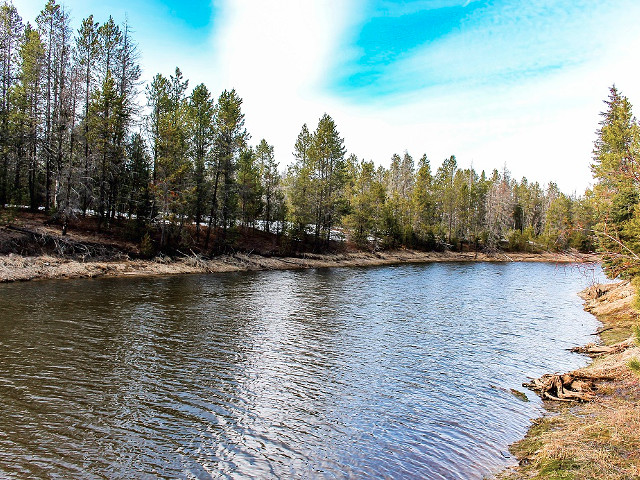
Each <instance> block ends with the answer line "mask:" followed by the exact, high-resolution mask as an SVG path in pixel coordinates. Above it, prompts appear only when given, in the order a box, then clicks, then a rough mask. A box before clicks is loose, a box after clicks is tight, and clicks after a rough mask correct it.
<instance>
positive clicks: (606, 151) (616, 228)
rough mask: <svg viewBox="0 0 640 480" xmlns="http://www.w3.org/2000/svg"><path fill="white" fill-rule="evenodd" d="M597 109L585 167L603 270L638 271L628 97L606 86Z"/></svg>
mask: <svg viewBox="0 0 640 480" xmlns="http://www.w3.org/2000/svg"><path fill="white" fill-rule="evenodd" d="M605 104H606V106H607V108H606V110H605V111H604V112H602V113H601V117H602V120H601V121H600V128H599V129H598V131H597V132H596V134H597V139H596V141H595V144H594V150H593V163H592V165H591V169H592V172H593V176H594V178H595V180H596V182H597V183H596V185H595V186H594V195H595V199H596V209H597V214H598V217H599V222H598V224H597V225H596V234H597V235H598V237H599V243H600V249H601V251H602V253H603V254H604V255H603V260H604V262H603V266H604V268H605V271H606V272H607V273H608V274H609V275H611V276H612V277H615V276H618V275H620V276H633V275H636V274H637V273H640V255H639V253H640V245H638V240H637V238H638V234H639V233H640V229H639V228H638V217H639V216H640V206H639V203H640V165H639V163H640V155H639V152H640V127H639V126H638V123H637V121H636V119H635V118H634V117H633V112H632V107H631V103H630V102H629V100H628V99H627V98H626V97H625V96H623V95H622V94H621V93H620V92H619V91H618V89H617V88H616V87H615V85H614V86H612V87H611V88H610V90H609V98H608V99H607V100H605Z"/></svg>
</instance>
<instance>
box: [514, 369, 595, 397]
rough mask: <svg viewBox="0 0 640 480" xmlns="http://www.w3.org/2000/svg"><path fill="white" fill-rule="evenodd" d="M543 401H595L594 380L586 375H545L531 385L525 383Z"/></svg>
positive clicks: (524, 385)
mask: <svg viewBox="0 0 640 480" xmlns="http://www.w3.org/2000/svg"><path fill="white" fill-rule="evenodd" d="M522 386H523V387H527V388H530V389H531V390H533V391H534V392H536V393H537V394H538V395H540V396H541V397H542V398H543V399H546V400H555V401H560V402H588V401H590V400H593V398H594V396H595V394H594V393H593V390H594V389H595V386H594V383H593V380H592V379H590V378H588V376H586V375H574V374H572V373H565V374H564V375H558V374H554V375H549V374H546V375H543V376H542V377H540V378H536V379H534V380H533V381H531V382H530V383H523V384H522Z"/></svg>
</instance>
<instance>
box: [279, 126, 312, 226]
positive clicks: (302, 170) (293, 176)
mask: <svg viewBox="0 0 640 480" xmlns="http://www.w3.org/2000/svg"><path fill="white" fill-rule="evenodd" d="M311 142H312V136H311V133H309V128H308V127H307V124H306V123H305V124H304V125H302V128H301V129H300V133H299V134H298V137H297V139H296V143H295V145H294V151H293V157H294V163H293V164H292V165H291V166H290V167H289V170H288V172H287V177H286V187H287V188H286V200H287V205H288V210H289V219H290V221H291V222H292V223H293V225H294V230H293V232H292V233H293V234H294V236H298V237H304V235H305V233H306V228H307V225H311V224H313V223H314V218H313V213H312V204H313V195H312V189H313V184H312V174H313V165H312V163H311V156H310V150H311Z"/></svg>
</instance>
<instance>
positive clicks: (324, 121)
mask: <svg viewBox="0 0 640 480" xmlns="http://www.w3.org/2000/svg"><path fill="white" fill-rule="evenodd" d="M345 153H346V150H345V148H344V140H343V139H342V138H341V137H340V134H339V133H338V130H337V128H336V124H335V122H334V121H333V119H332V118H331V117H330V116H329V115H327V114H326V113H325V114H324V115H323V116H322V117H321V118H320V120H319V122H318V127H317V128H316V130H315V132H314V134H313V137H312V140H311V146H310V148H309V159H310V162H311V165H312V167H313V173H312V192H313V194H314V197H315V198H314V204H313V207H312V209H313V210H312V211H313V217H314V221H315V230H314V232H315V238H316V245H319V243H320V240H321V239H323V240H324V242H326V243H327V244H328V243H329V240H330V236H331V228H332V227H333V226H334V225H335V224H336V223H337V222H338V221H339V219H340V215H341V213H342V210H341V208H340V207H341V206H343V205H341V200H342V188H343V187H344V184H345V180H346V163H345V159H344V156H345Z"/></svg>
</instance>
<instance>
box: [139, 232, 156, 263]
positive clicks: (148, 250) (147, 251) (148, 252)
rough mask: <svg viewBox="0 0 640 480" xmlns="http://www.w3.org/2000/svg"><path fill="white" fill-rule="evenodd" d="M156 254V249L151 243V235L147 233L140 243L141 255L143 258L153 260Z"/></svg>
mask: <svg viewBox="0 0 640 480" xmlns="http://www.w3.org/2000/svg"><path fill="white" fill-rule="evenodd" d="M155 254H156V249H155V247H154V245H153V242H152V241H151V236H150V235H149V233H148V232H147V233H145V235H144V237H142V240H141V241H140V255H141V256H142V257H143V258H152V257H153V256H154V255H155Z"/></svg>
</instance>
